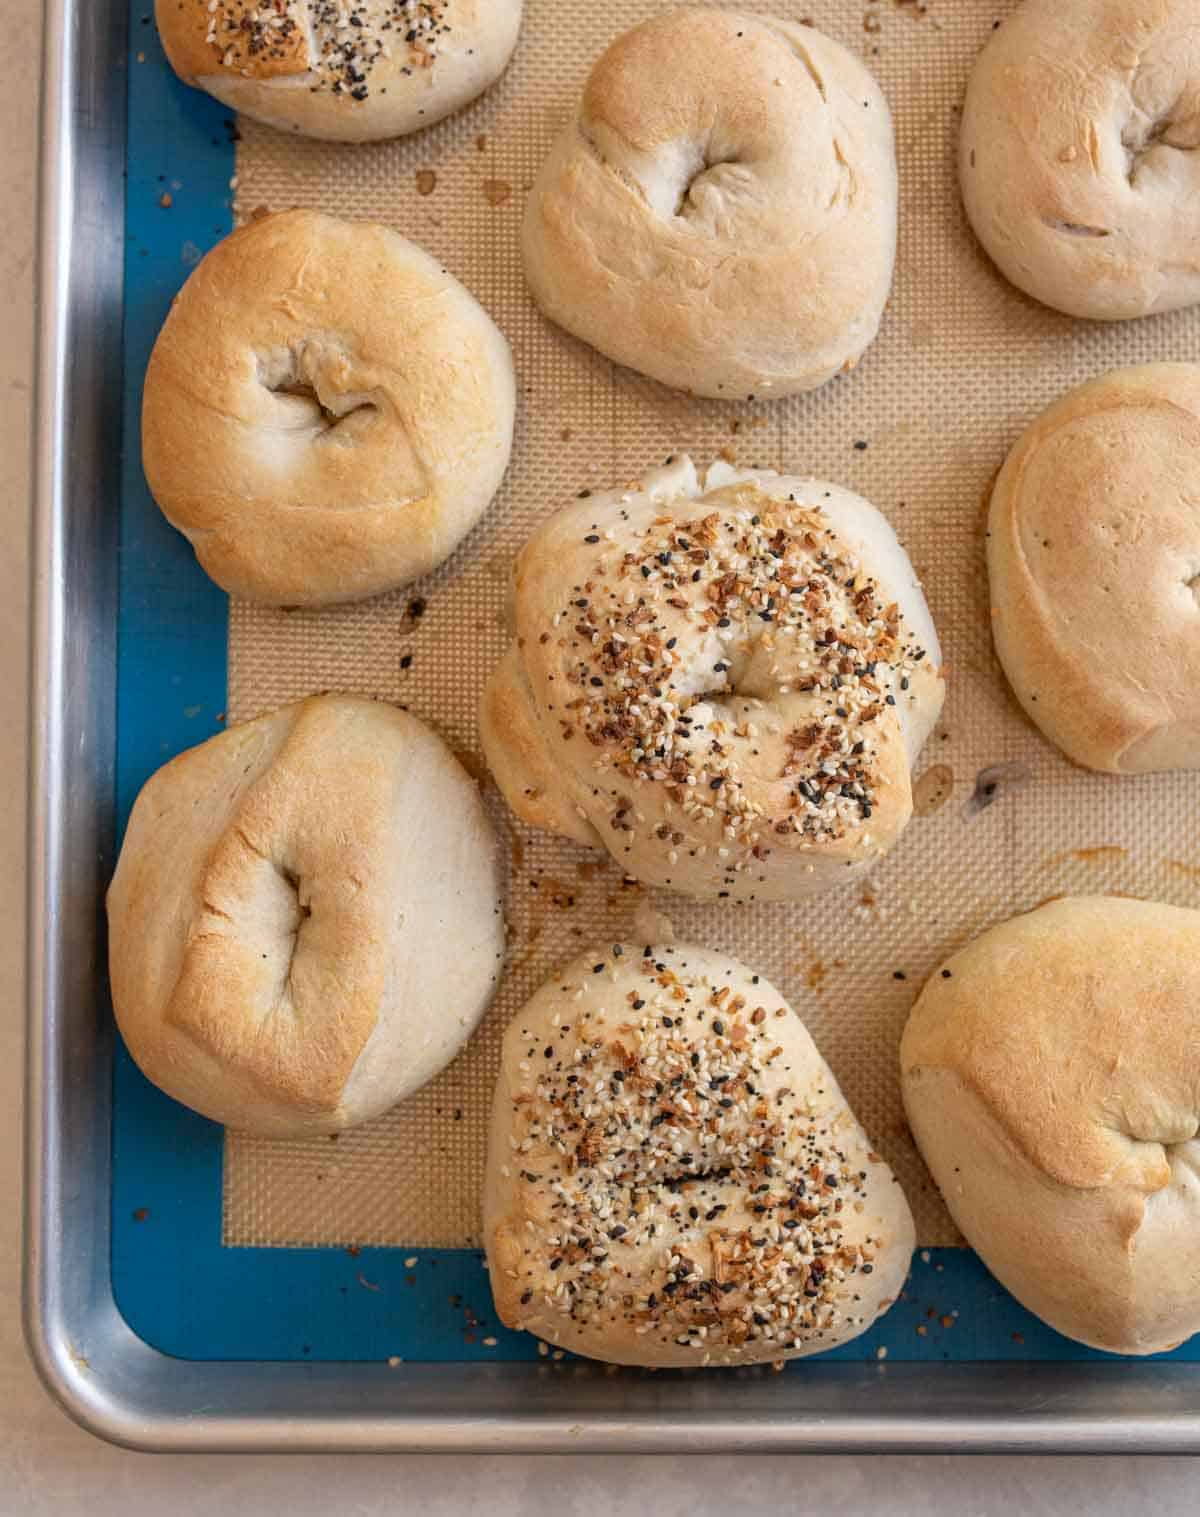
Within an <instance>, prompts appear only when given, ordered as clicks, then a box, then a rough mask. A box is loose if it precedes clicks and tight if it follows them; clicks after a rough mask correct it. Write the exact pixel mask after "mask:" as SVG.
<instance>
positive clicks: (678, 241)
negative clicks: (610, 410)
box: [523, 9, 896, 399]
mask: <svg viewBox="0 0 1200 1517" xmlns="http://www.w3.org/2000/svg"><path fill="white" fill-rule="evenodd" d="M523 241H524V257H525V271H526V275H527V277H528V280H529V284H530V287H531V289H532V290H533V293H534V296H535V298H536V300H537V302H538V304H539V306H541V308H542V310H543V311H544V312H545V313H546V315H547V316H549V317H550V318H551V319H552V320H554V321H556V322H558V323H559V325H560V326H563V327H565V328H566V329H567V331H569V332H572V333H573V334H574V335H575V336H576V337H581V338H583V339H584V341H586V342H589V343H591V344H592V345H593V347H596V348H599V349H600V351H601V352H602V353H605V354H607V355H608V357H610V358H614V359H616V360H617V362H618V363H623V364H627V365H628V366H629V367H630V368H633V369H638V370H640V371H641V372H642V373H643V374H649V375H651V376H652V377H653V378H654V379H658V380H661V381H662V382H663V383H664V384H668V385H673V386H675V387H676V388H678V389H682V390H689V391H691V392H692V393H694V394H697V395H709V396H718V397H723V398H726V399H737V398H741V397H745V396H747V395H758V396H761V397H770V396H774V395H789V394H793V393H794V392H796V391H798V390H811V389H814V388H815V387H816V386H817V385H821V384H824V383H825V381H826V380H827V379H830V378H831V377H832V376H833V375H834V374H837V373H838V372H840V371H841V370H843V369H847V368H850V367H852V366H853V364H854V363H855V362H856V360H857V359H858V358H859V356H860V355H861V354H862V352H863V351H864V349H865V348H867V347H868V346H869V344H870V343H871V342H872V340H873V339H874V337H875V333H876V332H877V330H878V328H879V321H880V316H881V314H882V312H883V307H884V303H885V301H886V300H887V296H888V290H889V289H890V287H891V279H892V265H893V262H894V260H895V249H896V163H895V149H894V143H893V138H892V123H891V116H890V114H889V112H888V106H887V102H886V100H885V99H884V98H883V95H882V94H881V92H880V90H879V86H878V85H877V84H876V83H875V80H874V79H873V78H872V77H871V75H870V74H869V73H868V72H867V70H866V69H865V68H863V66H862V64H861V63H859V61H858V60H857V59H856V58H855V57H853V55H852V54H850V53H848V52H847V51H846V50H845V49H844V48H842V47H840V46H839V45H838V44H837V43H836V42H832V41H830V39H829V38H828V37H825V36H823V35H822V34H821V33H820V32H817V31H814V30H813V29H812V28H811V27H808V26H802V25H799V24H797V23H794V22H790V21H777V20H772V19H770V18H768V17H761V16H744V15H740V14H738V13H737V12H733V11H715V10H692V9H683V10H673V11H670V12H668V13H666V14H665V15H661V16H656V17H654V18H653V19H652V20H649V21H645V22H643V23H642V24H641V25H640V26H637V27H635V28H634V29H633V30H632V31H630V32H627V33H626V34H625V35H624V36H622V37H619V38H617V40H616V41H615V42H614V43H613V44H612V45H611V46H610V47H609V49H608V51H607V52H606V53H605V54H604V55H603V57H602V58H601V59H600V60H599V62H598V63H597V64H596V66H595V68H594V69H593V70H592V73H591V76H590V77H589V79H588V81H587V84H586V86H585V88H584V92H583V99H582V102H581V104H580V106H579V109H578V112H577V114H576V116H575V118H574V119H573V120H572V121H571V123H570V124H569V125H568V126H567V128H566V130H565V131H564V132H563V134H562V135H561V137H560V138H559V139H558V141H557V143H556V144H555V146H554V148H553V150H552V151H551V153H550V156H549V158H548V159H547V161H546V162H545V164H544V165H543V167H542V169H541V171H540V173H539V174H538V177H537V179H536V181H535V183H534V186H533V191H532V193H531V194H530V196H529V201H528V207H527V211H526V217H525V224H524V233H523Z"/></svg>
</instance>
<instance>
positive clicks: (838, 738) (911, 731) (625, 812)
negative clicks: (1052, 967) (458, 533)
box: [481, 457, 944, 901]
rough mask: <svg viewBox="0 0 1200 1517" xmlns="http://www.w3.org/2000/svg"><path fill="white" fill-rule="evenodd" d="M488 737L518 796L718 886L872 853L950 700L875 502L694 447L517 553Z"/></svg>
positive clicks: (647, 867) (836, 873)
mask: <svg viewBox="0 0 1200 1517" xmlns="http://www.w3.org/2000/svg"><path fill="white" fill-rule="evenodd" d="M514 622H515V628H514V630H515V633H516V636H515V639H514V641H513V643H512V645H511V647H510V648H509V651H508V653H507V654H506V656H505V658H504V660H503V662H502V663H501V664H500V666H499V668H498V669H497V670H496V672H495V673H494V674H493V676H492V678H491V679H490V681H489V682H488V685H487V688H486V691H485V694H484V699H483V706H482V713H481V726H482V733H483V744H484V750H485V752H486V754H487V758H488V762H489V764H490V765H491V768H492V773H493V774H494V775H495V777H496V780H497V783H498V784H499V786H500V788H501V790H502V791H503V793H504V796H505V798H506V800H507V801H508V804H509V805H510V806H511V808H512V809H513V811H514V812H516V814H517V815H518V816H519V817H520V818H521V819H522V820H523V821H526V822H530V823H532V824H533V825H534V826H539V827H545V828H548V829H549V830H550V831H553V832H559V833H562V834H564V835H565V836H567V837H572V838H575V839H577V840H578V841H579V842H581V843H586V844H588V845H590V846H592V847H602V848H607V849H608V851H609V852H610V853H611V854H612V855H613V857H614V858H615V859H616V860H617V862H618V863H619V864H620V865H621V867H622V868H623V869H624V870H625V871H626V872H627V873H628V874H631V875H634V876H636V877H637V878H638V879H639V880H642V881H645V882H646V883H647V884H651V885H661V886H666V887H668V888H670V889H672V890H677V891H680V892H682V893H683V894H685V895H690V896H694V897H697V898H699V899H703V900H714V899H724V898H730V899H733V900H760V901H771V900H791V899H794V898H795V897H798V896H802V895H807V894H810V893H812V892H814V891H819V890H824V889H828V888H829V887H830V886H833V885H836V884H838V883H840V882H841V881H844V880H847V879H849V878H850V877H851V876H852V875H853V874H855V873H857V872H858V871H860V870H862V869H864V868H866V867H868V866H869V865H870V864H872V863H874V862H875V861H876V860H877V859H879V858H880V857H881V856H882V855H883V854H884V853H886V852H887V850H888V849H889V848H890V847H891V846H892V844H893V843H894V842H895V841H896V839H897V838H898V837H899V835H900V833H901V832H902V831H903V829H904V827H905V825H906V823H907V822H908V819H909V816H910V814H911V811H912V796H911V787H910V770H911V767H912V764H913V762H914V760H915V758H916V756H917V753H918V752H919V751H920V748H921V745H922V743H923V742H924V741H925V738H926V736H927V734H928V733H929V730H930V728H931V727H932V726H933V724H934V722H935V721H936V719H937V716H938V713H939V711H940V710H941V705H942V698H943V694H944V687H943V681H942V676H941V654H940V651H939V648H938V641H937V634H936V633H935V631H934V628H933V624H932V622H931V620H930V617H929V611H928V609H927V607H926V605H925V599H924V596H923V595H922V593H921V588H920V585H919V584H918V582H917V578H916V575H915V574H914V572H913V568H912V565H911V564H910V563H909V561H908V558H907V556H906V555H905V552H904V550H903V548H902V547H901V546H900V544H899V542H898V541H897V539H896V536H895V534H894V533H893V531H892V529H891V527H890V526H889V525H888V524H887V522H886V521H885V520H884V518H883V517H882V516H881V515H880V514H879V512H878V511H876V510H875V508H874V507H873V506H871V505H869V504H868V503H867V502H866V501H865V500H863V499H861V498H860V497H859V496H857V495H852V494H851V493H850V492H849V491H848V490H843V489H840V488H839V487H838V486H836V485H831V484H825V483H823V482H820V481H816V480H811V479H808V480H806V479H795V478H790V477H788V476H786V475H778V474H772V473H768V472H763V471H750V470H737V469H733V468H731V467H730V466H729V465H727V464H723V463H717V464H713V465H712V467H711V468H710V469H709V470H708V471H707V474H706V475H705V477H704V478H703V479H700V478H697V475H696V470H695V469H694V468H693V466H692V462H691V460H690V459H688V458H686V457H683V458H680V459H678V460H676V461H674V462H673V463H671V464H669V465H668V466H667V467H666V468H664V469H660V470H658V471H656V472H654V473H652V474H650V475H648V476H646V478H645V480H644V482H642V483H641V484H634V485H631V486H629V488H628V489H626V490H614V491H612V492H609V493H607V494H603V495H595V496H591V497H590V498H589V499H586V500H580V501H577V502H575V503H574V504H573V505H571V506H569V507H567V508H566V509H564V510H561V511H559V512H557V513H556V514H554V515H553V516H551V517H550V518H549V519H548V520H547V521H546V522H545V523H544V525H543V526H542V527H540V528H539V529H538V531H537V532H535V533H534V535H533V537H532V538H531V539H530V540H529V542H528V543H527V544H526V546H525V548H524V549H523V551H522V553H521V555H520V557H519V559H518V561H517V566H516V573H515V598H514Z"/></svg>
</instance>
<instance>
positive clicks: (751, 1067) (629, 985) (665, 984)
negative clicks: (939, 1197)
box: [484, 944, 913, 1367]
mask: <svg viewBox="0 0 1200 1517" xmlns="http://www.w3.org/2000/svg"><path fill="white" fill-rule="evenodd" d="M484 1236H485V1240H486V1243H487V1248H488V1263H489V1269H490V1273H491V1279H492V1290H493V1296H494V1299H495V1302H496V1308H497V1312H498V1314H499V1315H500V1317H501V1319H502V1320H503V1321H504V1322H505V1323H506V1324H507V1325H508V1326H510V1327H514V1328H519V1329H524V1330H526V1331H529V1332H534V1333H537V1334H538V1335H539V1336H540V1337H542V1338H544V1339H547V1340H549V1341H550V1342H551V1343H556V1344H561V1345H562V1346H563V1347H564V1348H568V1349H571V1350H573V1351H574V1352H576V1353H581V1354H587V1355H589V1356H591V1357H593V1358H598V1359H605V1360H608V1361H610V1362H612V1363H618V1364H646V1365H663V1366H666V1365H675V1366H681V1367H685V1366H704V1365H731V1364H754V1363H761V1362H763V1361H768V1360H770V1361H777V1360H780V1359H790V1358H797V1357H800V1356H802V1355H805V1354H812V1353H817V1352H819V1351H821V1350H822V1349H827V1348H832V1347H834V1346H836V1345H837V1344H839V1343H844V1342H846V1341H848V1340H849V1339H852V1338H854V1337H856V1336H857V1335H858V1334H859V1333H861V1332H863V1331H864V1330H865V1329H866V1328H867V1327H869V1326H870V1324H871V1323H872V1322H873V1321H874V1320H875V1319H876V1317H877V1316H879V1315H880V1314H881V1313H882V1312H883V1311H885V1310H886V1309H887V1307H888V1306H889V1305H890V1304H891V1303H892V1301H893V1300H895V1298H896V1297H897V1295H898V1294H899V1292H900V1288H901V1286H902V1285H903V1282H904V1277H905V1275H906V1273H907V1271H908V1264H909V1258H910V1255H911V1251H912V1247H913V1224H912V1217H911V1215H910V1213H909V1210H908V1206H907V1203H906V1202H905V1200H904V1196H903V1193H902V1191H901V1190H900V1187H899V1185H898V1184H897V1183H896V1181H895V1179H894V1177H893V1176H892V1174H891V1172H890V1171H889V1170H888V1168H887V1166H886V1165H885V1164H884V1163H883V1161H882V1160H881V1159H880V1158H879V1156H878V1155H877V1154H875V1153H874V1152H872V1150H871V1146H870V1144H869V1142H868V1140H867V1137H866V1135H865V1134H864V1132H863V1131H862V1129H861V1127H860V1126H859V1125H858V1123H857V1121H856V1120H855V1118H854V1115H853V1113H852V1112H851V1111H850V1109H849V1108H848V1107H847V1105H846V1102H845V1099H844V1098H843V1096H842V1094H841V1092H840V1090H839V1089H838V1087H837V1082H836V1080H835V1079H834V1077H833V1075H832V1073H831V1071H830V1070H829V1068H828V1066H827V1065H826V1064H825V1061H824V1060H823V1059H822V1058H821V1056H820V1054H819V1053H818V1051H817V1049H816V1048H815V1046H814V1045H813V1042H812V1039H811V1038H810V1037H809V1036H808V1034H807V1032H806V1031H805V1029H804V1027H803V1026H802V1024H801V1023H800V1021H799V1020H798V1019H797V1018H796V1016H795V1015H794V1013H793V1012H792V1011H791V1010H790V1008H789V1007H788V1006H787V1004H786V1003H785V1002H784V1001H783V1000H782V998H781V997H780V995H779V993H778V992H777V991H776V990H775V989H774V988H773V987H772V986H770V985H769V984H767V983H766V982H765V981H764V980H762V978H761V977H760V976H758V975H755V974H753V973H752V972H751V971H750V970H749V969H747V968H746V967H745V966H744V965H741V964H739V963H737V962H736V961H735V960H732V959H729V958H727V957H725V956H724V955H722V954H717V953H711V952H708V951H707V950H705V949H701V948H697V947H695V946H693V945H677V946H675V947H670V948H661V947H660V948H654V949H649V948H647V949H644V950H643V949H642V948H640V947H636V946H634V945H631V944H624V945H616V946H614V947H609V948H605V949H603V950H597V951H596V952H594V953H590V954H586V955H584V956H583V957H582V958H580V959H579V960H578V961H576V962H575V963H573V964H570V965H568V966H567V967H566V968H565V969H563V970H561V971H560V972H559V973H558V974H557V975H555V976H554V977H553V978H552V979H551V980H550V981H549V982H548V983H547V984H546V985H544V986H543V987H542V989H541V990H540V991H538V993H537V994H536V995H535V996H534V997H533V999H532V1000H531V1001H530V1002H529V1004H528V1005H527V1006H526V1007H525V1008H524V1009H523V1010H522V1011H521V1012H519V1013H518V1014H517V1016H516V1017H515V1018H514V1019H513V1021H512V1023H511V1024H510V1025H509V1028H508V1031H507V1033H506V1035H505V1040H504V1049H503V1053H502V1061H501V1072H500V1079H499V1082H498V1085H497V1088H496V1098H495V1104H494V1107H493V1115H492V1129H491V1137H490V1142H489V1148H488V1171H487V1178H486V1182H485V1187H484Z"/></svg>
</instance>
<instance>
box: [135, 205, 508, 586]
mask: <svg viewBox="0 0 1200 1517" xmlns="http://www.w3.org/2000/svg"><path fill="white" fill-rule="evenodd" d="M515 394H516V389H515V381H514V378H513V367H512V355H511V354H510V352H509V348H508V344H507V342H505V340H504V338H503V337H502V336H501V334H500V332H499V330H498V329H497V327H496V326H495V324H494V323H493V321H492V320H491V318H490V317H489V316H488V314H487V313H486V311H484V310H483V308H482V307H481V306H480V305H479V304H478V303H477V302H476V301H475V299H474V297H473V296H472V295H471V294H470V293H469V292H468V291H467V290H465V289H464V288H463V286H462V285H461V284H459V282H458V281H457V280H456V279H455V278H454V277H453V276H452V275H451V274H448V273H447V272H446V270H445V269H444V268H442V267H441V265H440V264H439V263H437V262H436V261H435V260H434V259H433V258H431V257H430V255H429V254H428V253H426V252H424V251H423V250H422V249H421V248H419V247H417V246H416V245H415V244H414V243H411V242H408V241H406V240H405V239H404V238H403V237H401V236H399V235H398V234H397V233H396V232H393V231H390V230H389V229H388V228H387V227H380V226H371V225H368V224H365V223H361V222H347V221H339V220H337V219H336V218H335V217H333V216H322V215H319V214H318V213H317V212H315V211H285V212H283V213H281V214H279V215H275V216H264V217H262V218H261V219H260V220H257V221H253V222H251V223H250V224H249V225H247V226H244V227H242V228H241V230H240V231H237V232H234V233H233V235H232V236H231V237H227V238H226V239H225V241H224V242H222V243H220V244H218V246H217V247H216V248H214V249H213V251H212V252H211V253H209V254H208V256H207V257H206V258H205V259H204V260H203V262H202V263H201V264H200V265H199V267H198V268H197V269H196V270H195V272H194V273H193V274H192V276H191V278H190V279H189V280H188V282H187V283H186V284H185V285H184V287H183V289H182V290H181V291H180V293H179V295H178V296H177V297H176V300H175V303H174V305H173V306H172V307H171V312H170V314H169V315H168V317H167V320H166V322H165V323H164V325H163V329H162V331H161V332H160V333H159V336H158V341H157V342H156V343H155V345H154V351H153V353H152V354H151V355H150V364H149V367H148V369H147V371H146V386H145V392H144V397H143V402H142V462H143V466H144V468H145V471H146V479H147V482H148V483H149V485H150V490H151V493H152V494H153V496H154V498H155V500H156V501H157V502H158V504H159V506H160V507H161V508H162V511H163V513H164V515H165V516H166V517H167V519H168V520H169V521H170V522H171V523H172V525H174V526H176V527H178V528H179V530H180V531H181V532H183V533H184V534H185V535H186V536H187V537H188V538H189V540H190V541H191V543H192V546H193V547H194V548H195V550H196V557H197V558H198V559H199V560H200V563H201V565H202V566H203V568H204V569H205V570H206V572H207V573H208V574H209V575H211V576H212V578H213V579H215V580H216V582H217V584H219V585H220V586H222V588H223V589H226V590H228V591H230V592H231V593H233V594H235V595H242V596H245V597H246V598H247V599H249V600H256V601H263V602H266V603H267V604H271V605H291V606H316V605H324V604H328V603H330V602H334V601H347V600H359V599H361V598H363V597H364V596H368V595H374V594H376V593H377V592H379V591H382V590H388V589H392V588H394V587H395V586H397V585H402V584H405V583H407V582H408V581H409V580H412V579H415V578H417V576H418V575H421V574H425V573H427V572H428V571H429V570H430V569H432V568H435V567H436V566H437V565H438V564H440V563H441V562H442V561H443V560H444V559H445V558H447V557H448V556H449V555H450V553H451V552H452V551H453V550H454V548H455V547H456V546H457V545H458V543H459V542H460V541H461V540H462V538H463V537H464V536H465V535H466V533H467V532H468V531H469V530H470V529H471V528H472V527H473V526H474V525H475V523H476V522H477V521H478V520H479V518H480V516H481V515H482V514H483V512H484V510H485V509H486V508H487V506H488V504H489V502H490V501H491V499H492V497H493V496H494V495H495V493H496V491H497V489H498V488H499V486H500V481H501V479H502V478H503V477H504V471H505V469H506V468H507V466H508V458H509V452H510V450H511V447H512V431H513V416H514V409H515Z"/></svg>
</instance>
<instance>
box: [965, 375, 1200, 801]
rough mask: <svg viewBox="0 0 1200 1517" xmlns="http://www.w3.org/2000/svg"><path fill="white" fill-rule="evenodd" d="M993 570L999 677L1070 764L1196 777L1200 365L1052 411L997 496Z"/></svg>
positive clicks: (1038, 423) (1090, 387) (1113, 380)
mask: <svg viewBox="0 0 1200 1517" xmlns="http://www.w3.org/2000/svg"><path fill="white" fill-rule="evenodd" d="M988 575H989V581H990V588H991V601H992V633H993V636H994V638H995V642H996V652H997V654H998V655H999V657H1000V662H1001V663H1002V664H1003V666H1004V672H1005V673H1006V674H1007V676H1008V679H1009V683H1010V684H1011V685H1012V688H1013V691H1014V693H1015V694H1016V697H1017V699H1018V700H1019V701H1020V702H1021V705H1022V706H1023V707H1024V708H1025V710H1026V712H1027V713H1028V715H1029V716H1030V718H1031V719H1032V720H1033V721H1034V722H1036V723H1037V725H1038V726H1039V727H1040V728H1041V729H1042V731H1043V732H1044V733H1045V734H1046V736H1047V737H1048V738H1050V739H1051V741H1052V742H1055V743H1057V744H1058V746H1059V747H1060V748H1061V749H1062V750H1063V751H1064V752H1065V753H1066V754H1067V756H1068V757H1069V758H1071V759H1074V761H1075V762H1076V763H1077V764H1083V765H1086V766H1087V767H1088V768H1089V769H1102V770H1108V771H1109V772H1111V773H1115V774H1139V773H1143V772H1145V771H1148V770H1158V769H1200V365H1197V364H1186V363H1158V364H1145V365H1143V366H1141V367H1138V368H1133V369H1117V370H1114V371H1113V372H1112V373H1111V374H1105V375H1103V376H1102V377H1101V378H1099V379H1093V380H1091V381H1090V382H1089V383H1088V384H1084V385H1080V386H1079V387H1078V389H1074V390H1070V391H1068V393H1067V394H1066V395H1063V396H1062V397H1061V398H1060V399H1058V400H1056V401H1055V402H1054V404H1053V405H1051V406H1049V407H1047V409H1046V410H1045V411H1043V412H1042V414H1041V415H1040V416H1039V417H1037V418H1036V420H1034V421H1033V422H1032V423H1031V424H1030V426H1029V427H1028V428H1027V429H1026V431H1025V432H1024V433H1023V434H1022V436H1021V437H1020V438H1019V440H1018V441H1017V443H1016V445H1015V446H1014V447H1013V449H1012V452H1011V453H1010V454H1009V455H1008V458H1007V459H1006V460H1005V463H1004V467H1003V468H1002V469H1001V470H1000V474H999V476H998V478H997V480H996V484H995V487H994V488H993V490H992V503H991V512H990V518H989V523H988Z"/></svg>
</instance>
